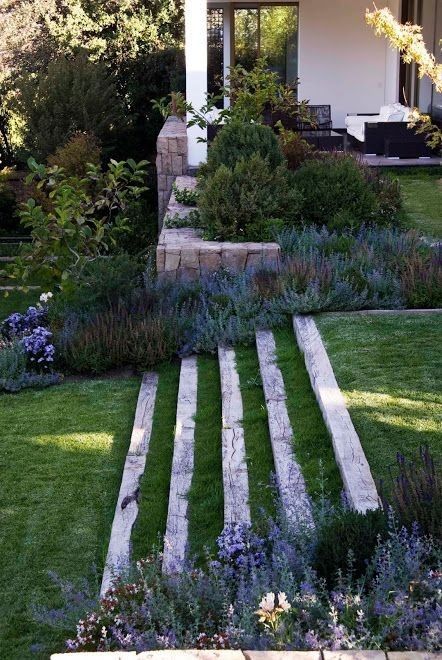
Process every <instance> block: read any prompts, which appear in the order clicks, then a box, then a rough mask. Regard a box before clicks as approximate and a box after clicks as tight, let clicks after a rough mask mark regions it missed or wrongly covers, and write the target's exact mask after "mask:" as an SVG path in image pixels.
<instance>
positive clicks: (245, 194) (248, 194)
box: [198, 154, 302, 241]
mask: <svg viewBox="0 0 442 660" xmlns="http://www.w3.org/2000/svg"><path fill="white" fill-rule="evenodd" d="M301 203H302V197H301V195H300V193H299V190H298V188H297V187H296V185H294V184H293V180H292V178H291V176H290V175H289V172H288V171H287V169H286V168H285V166H283V165H278V166H277V167H273V166H272V165H270V163H269V161H268V160H266V159H264V158H263V157H262V156H260V155H258V154H254V155H253V156H252V157H251V158H249V159H248V160H240V161H238V162H237V164H236V165H235V167H234V168H233V169H229V168H228V167H227V166H226V165H221V166H220V167H219V168H218V169H217V170H216V172H215V173H214V174H213V175H211V176H209V177H208V179H207V180H206V182H205V184H204V187H203V190H202V192H201V194H200V197H199V200H198V207H199V210H200V212H201V225H202V226H203V227H205V229H206V232H207V236H208V237H209V238H212V239H217V240H235V241H238V240H251V241H253V240H255V241H266V240H269V239H271V238H272V236H273V232H274V231H275V228H280V227H281V226H282V225H283V224H284V223H286V222H294V221H295V220H296V219H297V218H298V216H299V211H300V207H301Z"/></svg>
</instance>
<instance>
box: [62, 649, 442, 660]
mask: <svg viewBox="0 0 442 660" xmlns="http://www.w3.org/2000/svg"><path fill="white" fill-rule="evenodd" d="M72 658H75V660H94V659H96V660H442V653H427V652H425V651H405V652H397V651H394V652H390V651H388V652H384V651H358V650H354V651H197V650H194V651H178V650H173V651H172V650H166V651H144V652H143V653H139V654H138V655H137V653H136V652H135V651H115V652H113V651H104V652H102V653H94V652H87V653H75V655H73V654H72V653H54V654H53V655H51V660H69V659H71V660H72Z"/></svg>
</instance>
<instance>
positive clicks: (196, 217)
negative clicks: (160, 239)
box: [163, 209, 201, 229]
mask: <svg viewBox="0 0 442 660" xmlns="http://www.w3.org/2000/svg"><path fill="white" fill-rule="evenodd" d="M200 224H201V217H200V213H199V211H198V209H192V210H190V211H189V213H186V214H185V215H180V214H179V213H174V214H173V215H169V214H167V215H165V216H164V220H163V225H164V227H166V228H167V229H180V228H182V227H199V226H200Z"/></svg>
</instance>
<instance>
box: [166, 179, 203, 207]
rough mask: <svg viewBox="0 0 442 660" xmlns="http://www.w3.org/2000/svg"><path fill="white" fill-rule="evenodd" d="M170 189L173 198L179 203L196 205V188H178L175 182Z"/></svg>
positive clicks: (197, 192)
mask: <svg viewBox="0 0 442 660" xmlns="http://www.w3.org/2000/svg"><path fill="white" fill-rule="evenodd" d="M172 189H173V194H174V195H175V199H176V201H177V202H178V203H179V204H184V206H196V204H197V202H198V195H199V190H197V189H196V188H178V187H177V185H176V184H175V183H174V184H173V187H172Z"/></svg>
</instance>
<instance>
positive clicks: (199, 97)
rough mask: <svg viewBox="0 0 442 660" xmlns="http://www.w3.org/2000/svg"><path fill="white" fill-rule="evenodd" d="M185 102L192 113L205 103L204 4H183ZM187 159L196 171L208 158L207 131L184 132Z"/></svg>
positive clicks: (197, 0) (195, 0)
mask: <svg viewBox="0 0 442 660" xmlns="http://www.w3.org/2000/svg"><path fill="white" fill-rule="evenodd" d="M185 21H186V23H185V25H186V29H185V39H186V99H187V101H188V102H189V103H191V104H192V106H193V107H194V109H195V110H199V109H200V108H201V107H202V106H203V105H205V103H206V95H207V0H185ZM187 137H188V152H189V153H188V159H189V165H190V166H191V167H196V166H197V165H199V164H200V163H201V162H204V161H205V160H206V158H207V144H206V143H201V142H198V141H197V139H198V138H199V137H203V138H206V137H207V136H206V131H205V130H201V129H200V128H198V127H197V126H193V127H192V128H188V129H187Z"/></svg>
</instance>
